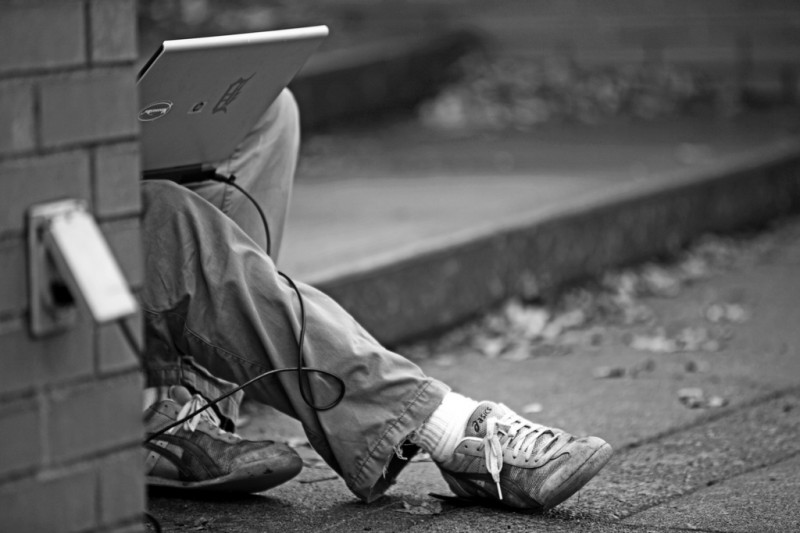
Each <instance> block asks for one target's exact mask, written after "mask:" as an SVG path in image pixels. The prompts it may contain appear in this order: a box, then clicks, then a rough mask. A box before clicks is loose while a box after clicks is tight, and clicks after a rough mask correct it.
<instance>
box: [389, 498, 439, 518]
mask: <svg viewBox="0 0 800 533" xmlns="http://www.w3.org/2000/svg"><path fill="white" fill-rule="evenodd" d="M396 511H397V512H398V513H408V514H416V515H437V514H439V513H441V512H442V504H441V503H439V502H438V501H435V500H431V501H423V502H420V503H409V502H407V501H404V502H403V508H402V509H396Z"/></svg>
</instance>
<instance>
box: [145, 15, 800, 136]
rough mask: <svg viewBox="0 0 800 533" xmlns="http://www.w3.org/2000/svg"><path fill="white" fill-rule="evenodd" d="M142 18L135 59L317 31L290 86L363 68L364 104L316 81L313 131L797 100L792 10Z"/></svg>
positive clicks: (528, 122)
mask: <svg viewBox="0 0 800 533" xmlns="http://www.w3.org/2000/svg"><path fill="white" fill-rule="evenodd" d="M139 23H140V33H141V38H140V47H141V50H142V55H144V56H148V55H149V54H150V53H152V51H153V50H154V49H155V48H156V47H157V45H158V43H159V42H160V41H161V40H163V39H165V38H180V37H193V36H200V35H215V34H224V33H233V32H244V31H259V30H265V29H274V28H281V27H293V26H301V25H310V24H327V25H328V26H330V28H331V36H330V38H329V39H328V40H327V42H326V43H325V44H324V45H323V48H322V53H320V54H319V55H318V56H317V57H316V58H315V59H314V60H313V61H312V62H311V63H310V64H309V65H308V67H307V68H306V70H305V72H304V74H303V75H302V76H301V79H300V80H298V82H296V83H295V85H296V86H297V88H296V89H297V91H298V93H299V94H300V97H301V99H305V98H306V94H305V93H306V92H311V89H310V88H308V89H307V88H305V87H304V85H303V83H302V80H303V79H304V78H312V77H321V75H322V71H329V70H331V69H332V68H334V65H335V66H338V67H340V68H341V67H344V66H347V68H349V69H354V68H356V66H360V67H361V69H360V70H359V71H358V72H357V74H358V75H357V76H356V79H355V80H354V79H352V78H351V80H350V81H351V84H352V82H355V83H358V84H360V85H363V87H360V90H359V91H356V94H357V98H358V99H360V100H361V101H362V105H361V108H359V109H356V108H355V107H356V106H355V105H354V104H352V103H349V102H348V97H347V95H348V94H350V95H351V97H353V96H352V95H353V91H339V90H336V89H337V88H336V87H331V86H330V85H331V84H330V80H326V81H327V82H328V83H326V85H327V86H328V91H327V92H328V93H329V94H331V93H332V96H330V98H320V97H319V95H316V96H317V98H316V100H317V102H319V100H323V101H324V104H325V105H319V104H318V105H317V106H314V105H312V103H311V100H312V99H311V98H310V95H309V98H308V100H309V102H308V103H306V102H304V104H305V105H303V106H302V109H303V112H304V115H306V116H305V118H304V120H305V122H306V125H307V126H312V127H315V128H316V127H319V126H322V125H330V124H331V123H333V122H337V121H339V120H341V119H343V118H344V119H347V120H351V119H353V118H354V117H355V116H357V115H359V114H363V113H372V114H373V117H374V112H375V111H377V110H381V111H386V110H389V109H397V108H404V109H416V110H417V111H418V112H419V106H420V105H421V109H422V113H421V114H422V118H423V120H424V121H425V122H426V123H428V124H429V125H433V126H437V127H446V128H465V127H470V128H476V127H477V128H489V129H499V128H507V127H512V128H528V127H531V126H535V125H537V124H541V123H546V122H552V121H563V120H568V121H577V122H581V123H596V122H598V121H602V120H606V119H608V118H611V117H620V116H626V117H635V118H641V119H653V118H656V117H659V116H664V115H670V114H675V113H697V112H701V111H703V112H711V113H714V114H721V115H725V116H730V115H734V114H736V113H737V112H740V111H742V110H743V109H746V108H755V107H759V108H760V107H763V106H766V105H776V104H782V105H785V104H794V103H796V102H797V98H798V91H800V85H799V84H800V81H799V76H798V74H799V71H798V69H800V5H799V4H797V3H796V2H791V1H780V0H766V1H762V2H746V1H726V0H707V1H703V2H696V1H691V0H676V1H659V0H650V1H632V0H613V1H611V0H607V1H602V2H597V1H592V0H562V1H558V2H556V1H546V0H542V1H533V0H503V1H495V2H481V1H475V0H397V1H385V0H343V1H342V0H339V1H333V0H295V1H288V0H232V1H223V0H142V1H140V2H139ZM409 56H410V57H409ZM409 62H411V64H409ZM368 67H371V68H368ZM400 80H404V83H398V81H400ZM454 82H455V83H454ZM445 84H449V86H448V87H446V88H444V87H443V85H445ZM334 102H338V105H334ZM378 102H380V103H378ZM331 107H333V108H337V107H338V108H339V109H330V108H331Z"/></svg>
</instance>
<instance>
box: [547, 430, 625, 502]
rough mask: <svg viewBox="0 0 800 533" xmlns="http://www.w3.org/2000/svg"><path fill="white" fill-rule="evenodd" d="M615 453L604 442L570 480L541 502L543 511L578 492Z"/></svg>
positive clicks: (565, 481) (563, 482)
mask: <svg viewBox="0 0 800 533" xmlns="http://www.w3.org/2000/svg"><path fill="white" fill-rule="evenodd" d="M613 453H614V450H613V449H612V448H611V445H609V444H608V443H605V442H604V443H603V445H602V446H600V447H599V448H597V449H596V450H595V451H594V452H593V453H592V454H591V455H590V456H589V457H587V458H586V461H584V462H583V464H581V465H580V466H579V467H578V468H576V469H575V470H574V471H573V472H572V474H571V475H570V476H569V477H568V478H566V479H564V480H563V481H562V482H561V483H560V484H559V485H558V486H556V487H555V488H554V489H551V491H550V497H549V498H548V499H547V500H546V501H544V502H541V505H542V510H544V511H546V510H548V509H552V508H553V507H555V506H557V505H558V504H560V503H561V502H563V501H564V500H566V499H567V498H569V497H570V496H572V495H573V494H575V493H576V492H578V491H579V490H580V489H581V488H582V487H583V486H584V485H586V484H587V483H588V482H589V481H590V480H591V479H592V478H593V477H594V476H595V475H596V474H597V473H598V472H599V471H600V470H601V469H602V468H603V467H604V466H605V465H606V463H608V461H609V460H610V459H611V456H612V455H613Z"/></svg>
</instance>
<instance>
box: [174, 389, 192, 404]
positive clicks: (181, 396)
mask: <svg viewBox="0 0 800 533" xmlns="http://www.w3.org/2000/svg"><path fill="white" fill-rule="evenodd" d="M169 397H170V398H172V399H173V400H175V402H176V403H177V404H178V405H181V406H183V405H186V404H187V403H188V402H189V401H190V400H191V399H192V393H191V392H189V389H187V388H186V387H183V386H181V385H173V386H172V387H171V388H170V389H169Z"/></svg>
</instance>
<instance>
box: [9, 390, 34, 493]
mask: <svg viewBox="0 0 800 533" xmlns="http://www.w3.org/2000/svg"><path fill="white" fill-rule="evenodd" d="M39 422H40V416H39V408H38V404H37V403H36V398H35V397H31V398H29V399H26V400H20V401H16V402H11V403H6V404H0V435H3V438H2V439H0V478H2V477H3V476H5V475H7V474H9V473H12V472H22V471H24V470H26V469H30V468H34V467H37V466H38V465H39V464H40V463H41V455H42V449H41V443H40V441H41V439H40V432H39Z"/></svg>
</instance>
